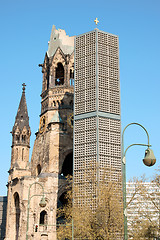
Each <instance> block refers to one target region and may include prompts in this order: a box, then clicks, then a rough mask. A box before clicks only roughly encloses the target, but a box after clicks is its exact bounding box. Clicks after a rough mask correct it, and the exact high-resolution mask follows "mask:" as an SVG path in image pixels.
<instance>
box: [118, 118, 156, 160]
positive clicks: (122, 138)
mask: <svg viewBox="0 0 160 240" xmlns="http://www.w3.org/2000/svg"><path fill="white" fill-rule="evenodd" d="M130 125H138V126H140V127H141V128H143V129H144V131H145V132H146V134H147V139H148V144H146V145H142V146H148V147H149V146H151V145H150V144H149V134H148V132H147V130H146V128H145V127H143V125H141V124H140V123H135V122H133V123H129V124H128V125H127V126H126V127H125V128H124V130H123V132H122V158H123V157H124V156H125V155H124V132H125V130H126V128H128V127H129V126H130ZM135 145H136V144H135ZM137 145H141V144H137ZM129 147H130V146H129ZM129 147H128V148H129ZM128 148H127V150H128ZM125 153H126V151H125Z"/></svg>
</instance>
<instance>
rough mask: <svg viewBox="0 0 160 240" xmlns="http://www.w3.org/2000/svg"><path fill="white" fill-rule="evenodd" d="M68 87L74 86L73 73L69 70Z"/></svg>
mask: <svg viewBox="0 0 160 240" xmlns="http://www.w3.org/2000/svg"><path fill="white" fill-rule="evenodd" d="M69 83H70V86H74V71H72V70H71V69H70V80H69Z"/></svg>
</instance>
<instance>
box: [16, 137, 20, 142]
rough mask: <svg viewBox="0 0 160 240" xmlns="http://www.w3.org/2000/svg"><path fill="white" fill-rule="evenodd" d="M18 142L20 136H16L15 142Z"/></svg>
mask: <svg viewBox="0 0 160 240" xmlns="http://www.w3.org/2000/svg"><path fill="white" fill-rule="evenodd" d="M19 140H20V136H19V135H16V141H17V142H18V143H19Z"/></svg>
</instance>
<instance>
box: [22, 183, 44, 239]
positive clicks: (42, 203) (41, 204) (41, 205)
mask: <svg viewBox="0 0 160 240" xmlns="http://www.w3.org/2000/svg"><path fill="white" fill-rule="evenodd" d="M35 184H38V185H39V186H41V188H42V191H43V193H42V194H34V195H32V196H31V197H30V190H31V187H32V186H33V185H35ZM35 196H42V198H41V201H40V203H39V205H40V207H45V206H46V201H45V198H44V187H43V186H42V184H40V183H39V182H34V183H32V184H31V185H30V186H29V190H28V206H27V230H26V240H28V228H29V207H30V201H31V199H32V198H33V197H35Z"/></svg>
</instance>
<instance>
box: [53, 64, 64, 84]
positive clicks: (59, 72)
mask: <svg viewBox="0 0 160 240" xmlns="http://www.w3.org/2000/svg"><path fill="white" fill-rule="evenodd" d="M63 84H64V67H63V65H62V63H58V64H57V67H56V78H55V86H59V85H63Z"/></svg>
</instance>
